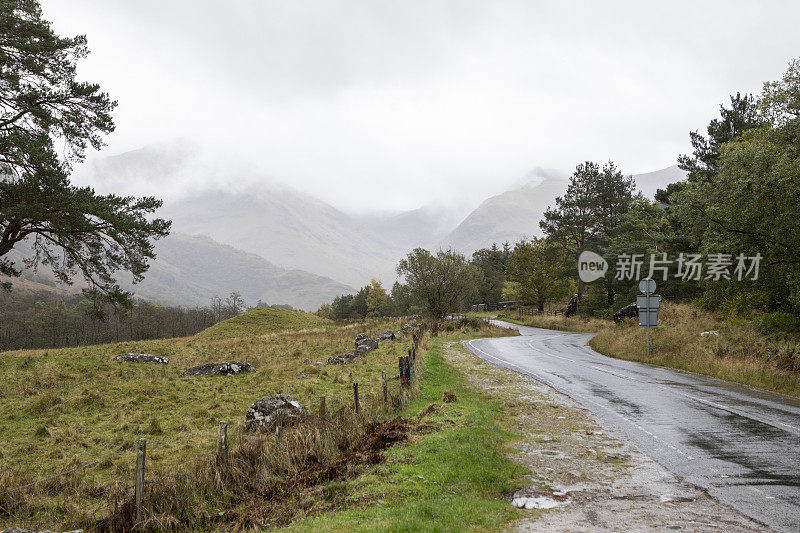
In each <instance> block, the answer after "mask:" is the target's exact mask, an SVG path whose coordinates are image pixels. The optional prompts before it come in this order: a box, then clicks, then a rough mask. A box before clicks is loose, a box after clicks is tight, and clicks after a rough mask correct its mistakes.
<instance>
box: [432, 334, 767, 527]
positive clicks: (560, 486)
mask: <svg viewBox="0 0 800 533" xmlns="http://www.w3.org/2000/svg"><path fill="white" fill-rule="evenodd" d="M444 356H445V358H446V360H447V361H448V362H449V363H450V364H452V365H454V366H455V367H456V368H458V369H459V370H461V371H463V372H464V374H465V375H466V376H467V378H468V379H469V381H470V383H471V384H472V386H474V387H475V388H477V389H479V390H482V391H483V392H484V393H486V394H487V395H488V396H489V397H490V398H492V399H493V400H495V401H498V402H501V403H502V405H503V406H504V412H505V417H506V420H505V421H504V422H505V425H506V426H507V427H508V429H509V430H511V431H514V432H515V433H517V434H519V435H520V439H519V440H518V441H516V442H515V443H514V444H513V449H512V451H511V459H512V460H513V461H514V462H516V463H517V464H519V465H520V466H522V467H523V468H526V469H528V470H530V472H531V473H530V474H529V475H527V476H526V478H525V479H526V486H525V487H520V488H519V489H518V490H517V491H515V493H514V494H510V495H509V499H517V501H518V502H521V501H523V500H519V498H521V497H522V498H525V497H527V498H531V499H532V498H540V499H542V498H547V499H548V500H549V501H551V502H552V504H554V505H557V506H556V507H554V508H552V509H548V510H540V509H532V510H529V511H525V515H526V516H525V518H523V519H522V520H520V521H519V522H517V523H515V524H513V525H512V526H511V528H510V530H511V531H609V530H617V531H619V530H624V531H641V530H656V531H660V530H670V531H671V530H684V531H721V530H722V531H735V532H739V531H769V529H767V528H765V527H764V526H761V525H760V524H758V523H756V522H754V521H752V520H750V519H749V518H747V517H745V516H744V515H742V514H740V513H738V512H736V511H734V510H732V509H730V508H728V507H726V506H724V505H722V504H720V503H719V502H717V501H716V500H713V499H712V498H710V497H709V496H708V495H707V494H706V493H705V492H704V491H702V490H700V489H698V488H697V487H695V486H693V485H690V484H688V483H685V482H683V481H681V480H680V479H679V478H678V477H677V476H675V475H674V474H672V473H670V472H669V471H667V470H666V469H665V468H663V467H662V466H660V465H659V464H658V463H656V462H655V461H653V460H651V459H650V458H649V457H647V456H646V455H645V454H644V453H642V452H641V451H640V450H639V449H637V448H636V447H635V446H634V445H633V444H631V443H630V442H629V441H628V440H627V439H626V437H625V436H624V435H622V434H620V433H618V432H617V431H616V430H614V429H613V428H610V427H603V426H602V425H601V424H600V423H599V422H598V420H597V419H595V418H594V417H593V416H592V414H591V413H589V412H588V411H587V410H585V409H583V408H582V407H581V406H580V405H579V404H577V403H576V402H575V401H573V400H572V399H570V398H569V397H567V396H564V395H563V394H560V393H558V392H556V391H554V390H552V389H550V388H549V387H547V386H545V385H543V384H541V383H539V382H538V381H536V380H534V379H532V378H529V377H527V376H524V375H522V374H518V373H515V372H512V371H510V370H506V369H504V368H499V367H495V366H492V365H489V364H487V363H485V362H484V361H482V360H481V359H480V358H478V357H475V356H474V355H472V354H470V353H469V352H467V351H466V349H465V348H464V347H463V346H462V345H461V344H459V343H452V344H449V345H448V346H446V348H445V350H444ZM554 493H555V494H554ZM548 497H549V498H548Z"/></svg>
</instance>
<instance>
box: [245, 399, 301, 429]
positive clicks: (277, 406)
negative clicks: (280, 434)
mask: <svg viewBox="0 0 800 533" xmlns="http://www.w3.org/2000/svg"><path fill="white" fill-rule="evenodd" d="M305 416H306V410H305V409H304V408H303V406H302V405H301V404H300V402H298V401H297V400H296V399H294V398H293V397H291V396H289V395H288V394H276V395H271V396H265V397H264V398H262V399H260V400H258V401H257V402H255V403H254V404H253V405H251V406H250V407H249V408H248V409H247V413H245V415H244V421H245V424H246V425H247V427H248V428H249V429H270V428H274V427H275V425H276V424H277V423H278V421H280V423H281V424H282V425H284V426H285V425H289V424H292V423H294V422H297V421H298V420H301V419H302V418H304V417H305Z"/></svg>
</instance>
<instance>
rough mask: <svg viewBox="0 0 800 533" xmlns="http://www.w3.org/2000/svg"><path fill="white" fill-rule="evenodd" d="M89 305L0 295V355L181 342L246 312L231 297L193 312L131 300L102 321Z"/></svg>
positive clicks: (44, 296) (75, 298) (40, 295)
mask: <svg viewBox="0 0 800 533" xmlns="http://www.w3.org/2000/svg"><path fill="white" fill-rule="evenodd" d="M95 305H96V302H93V301H92V300H90V299H87V298H86V297H84V296H83V295H81V294H72V295H66V296H64V295H60V294H57V293H54V292H49V291H31V290H15V291H13V292H3V291H0V351H2V350H15V349H34V348H62V347H69V346H84V345H89V344H102V343H110V342H123V341H134V340H149V339H163V338H169V337H185V336H188V335H194V334H195V333H197V332H199V331H202V330H204V329H205V328H207V327H209V326H211V325H213V324H216V323H217V322H220V321H222V320H226V319H228V318H231V317H234V316H237V315H239V314H241V313H243V312H244V311H246V310H247V306H246V305H245V303H244V301H243V300H242V298H241V296H240V295H239V293H237V292H233V293H231V295H230V296H228V297H227V298H225V299H222V298H220V297H218V296H214V297H213V298H212V300H211V305H209V306H206V307H196V308H184V307H175V306H162V305H158V304H155V303H152V302H146V301H144V300H133V301H132V302H131V307H130V308H129V309H125V310H117V312H114V309H113V308H111V306H110V304H106V305H107V306H108V308H107V309H104V312H105V316H104V318H99V317H98V316H97V315H96V313H95ZM258 305H260V306H262V307H268V306H266V305H265V304H263V303H261V302H259V304H258ZM281 307H285V306H281Z"/></svg>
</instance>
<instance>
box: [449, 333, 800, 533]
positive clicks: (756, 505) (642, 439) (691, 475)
mask: <svg viewBox="0 0 800 533" xmlns="http://www.w3.org/2000/svg"><path fill="white" fill-rule="evenodd" d="M498 325H503V326H506V327H514V328H519V330H520V333H521V334H522V336H520V337H505V338H495V339H479V340H474V341H469V342H465V343H464V344H465V345H466V347H467V348H468V349H469V350H470V351H471V352H472V353H474V354H475V355H477V356H479V357H481V358H482V359H484V360H486V361H487V362H490V363H493V364H496V365H499V366H503V367H505V368H508V369H510V370H515V371H517V372H522V373H525V374H528V375H530V376H532V377H534V378H536V379H537V380H539V381H541V382H543V383H545V384H547V385H549V386H551V387H553V388H554V389H556V390H557V391H559V392H562V393H564V394H566V395H568V396H570V397H571V398H573V399H574V400H576V401H577V402H579V403H580V404H581V405H583V406H584V407H586V408H587V409H589V410H590V411H592V412H593V413H594V414H595V415H596V416H598V417H599V418H601V419H604V420H606V421H608V422H610V423H612V424H614V425H616V426H617V427H618V428H620V429H621V430H622V431H623V432H624V433H626V434H627V435H628V436H629V437H630V438H631V439H632V440H633V441H634V442H635V443H636V444H637V445H638V447H639V448H640V449H641V450H642V451H643V452H644V453H646V454H647V455H649V456H650V457H651V458H652V459H654V460H655V461H657V462H659V463H660V464H661V465H663V466H664V467H666V468H667V469H668V470H670V471H672V472H674V473H675V474H677V475H679V476H681V477H683V478H684V479H685V480H686V481H688V482H689V483H692V484H694V485H697V486H699V487H701V488H703V489H705V490H707V491H708V493H709V494H710V495H711V496H712V497H714V498H716V499H717V500H719V501H721V502H722V503H724V504H726V505H729V506H731V507H733V508H734V509H736V510H737V511H739V512H741V513H743V514H745V515H747V516H749V517H751V518H752V519H754V520H756V521H758V522H761V523H762V524H764V525H766V526H769V527H771V528H773V529H776V530H778V531H792V532H798V531H800V399H796V398H792V397H789V396H783V395H780V394H774V393H770V392H766V391H762V390H759V389H754V388H750V387H745V386H742V385H737V384H735V383H730V382H728V381H723V380H719V379H715V378H710V377H706V376H700V375H697V374H691V373H688V372H682V371H678V370H670V369H666V368H661V367H654V366H650V365H646V364H642V363H635V362H631V361H621V360H617V359H611V358H609V357H605V356H603V355H601V354H599V353H597V352H595V351H594V350H592V349H591V348H589V346H587V342H588V341H589V339H590V338H591V335H590V334H585V333H568V332H560V331H551V330H545V329H538V328H529V327H525V326H516V325H513V324H508V323H501V322H498Z"/></svg>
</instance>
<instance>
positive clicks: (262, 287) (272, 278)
mask: <svg viewBox="0 0 800 533" xmlns="http://www.w3.org/2000/svg"><path fill="white" fill-rule="evenodd" d="M156 254H157V259H156V261H154V262H153V264H152V265H151V267H150V270H149V271H148V272H147V275H146V277H145V279H144V281H142V282H141V283H139V284H137V285H127V286H126V288H127V289H128V290H132V291H134V292H135V293H136V294H137V295H138V296H141V297H142V298H145V299H147V300H152V301H157V302H161V303H165V304H175V305H208V303H209V299H210V298H211V297H212V296H215V295H217V296H221V297H225V296H227V295H228V294H230V293H231V292H232V291H238V292H239V293H241V295H242V297H243V298H244V300H245V302H246V303H247V304H249V305H253V304H255V303H256V302H257V301H258V300H261V301H263V302H264V303H268V304H289V305H291V306H292V307H297V308H299V309H306V310H316V309H318V308H319V306H320V305H322V304H323V303H326V302H329V301H331V300H332V299H333V298H334V297H335V296H338V295H339V294H346V293H350V292H353V289H352V288H351V287H348V286H347V285H344V284H342V283H339V282H337V281H334V280H332V279H330V278H325V277H321V276H317V275H314V274H310V273H308V272H303V271H302V270H295V269H285V268H280V267H277V266H275V265H273V264H272V263H270V262H269V261H267V260H265V259H264V258H262V257H260V256H258V255H255V254H251V253H247V252H243V251H241V250H237V249H236V248H234V247H232V246H228V245H225V244H220V243H218V242H215V241H214V240H212V239H210V238H208V237H202V236H196V237H193V236H189V235H182V234H179V233H176V234H172V235H170V236H169V237H167V238H166V239H163V240H161V241H158V242H157V243H156Z"/></svg>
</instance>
